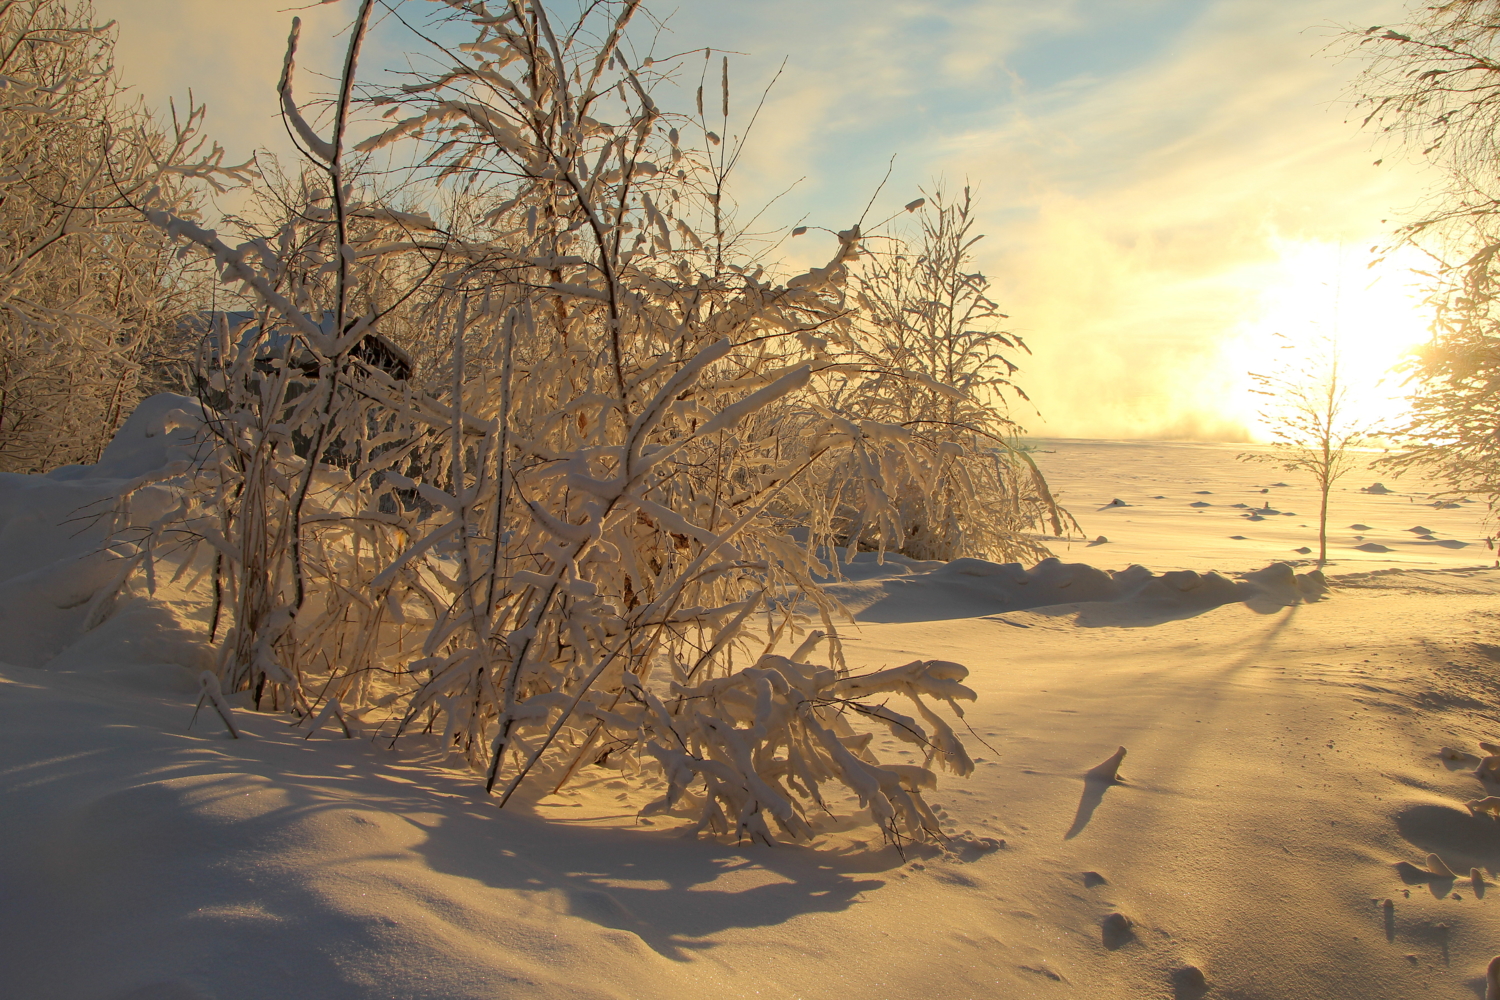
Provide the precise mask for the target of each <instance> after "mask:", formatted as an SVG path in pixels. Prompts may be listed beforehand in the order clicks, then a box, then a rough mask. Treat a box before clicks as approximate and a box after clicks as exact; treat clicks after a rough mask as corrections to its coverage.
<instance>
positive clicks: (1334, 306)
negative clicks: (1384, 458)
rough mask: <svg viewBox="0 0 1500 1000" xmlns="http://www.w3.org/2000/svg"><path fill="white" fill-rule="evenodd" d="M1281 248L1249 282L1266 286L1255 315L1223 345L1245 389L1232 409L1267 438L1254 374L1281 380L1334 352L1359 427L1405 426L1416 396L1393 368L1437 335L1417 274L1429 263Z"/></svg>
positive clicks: (1326, 248)
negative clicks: (1282, 374)
mask: <svg viewBox="0 0 1500 1000" xmlns="http://www.w3.org/2000/svg"><path fill="white" fill-rule="evenodd" d="M1274 245H1275V248H1276V250H1277V253H1278V256H1277V258H1276V259H1275V260H1274V261H1272V262H1270V263H1268V264H1266V265H1262V266H1260V267H1258V268H1255V269H1254V273H1253V274H1248V275H1246V276H1245V280H1247V281H1255V282H1256V283H1258V284H1259V286H1260V290H1259V292H1258V293H1257V295H1256V309H1255V313H1254V315H1252V316H1250V317H1247V319H1246V320H1245V322H1244V323H1243V324H1241V325H1240V327H1239V328H1238V329H1236V330H1235V331H1234V332H1233V333H1232V335H1231V336H1229V337H1227V338H1226V340H1225V343H1224V350H1223V363H1224V365H1225V366H1226V367H1227V368H1228V370H1229V371H1230V372H1231V373H1233V374H1232V376H1231V377H1232V378H1233V379H1234V380H1235V382H1236V386H1237V390H1238V391H1237V396H1236V399H1235V400H1234V401H1233V402H1232V403H1230V404H1229V405H1230V406H1234V407H1237V408H1238V415H1239V417H1240V418H1241V419H1242V420H1243V421H1244V423H1245V426H1246V428H1247V429H1248V430H1249V431H1250V433H1251V435H1252V436H1253V437H1254V438H1255V439H1256V440H1261V441H1264V440H1268V439H1269V437H1270V431H1269V428H1268V426H1267V424H1266V422H1265V420H1264V419H1262V417H1261V415H1260V411H1261V410H1262V409H1263V408H1264V406H1265V404H1266V402H1267V400H1266V397H1264V396H1260V395H1256V394H1255V393H1254V392H1253V391H1252V390H1253V388H1254V383H1253V381H1252V379H1251V377H1250V374H1249V373H1250V372H1258V373H1272V372H1273V370H1274V369H1275V368H1276V366H1277V365H1278V364H1280V363H1281V362H1282V360H1283V359H1284V358H1291V359H1295V358H1296V357H1297V356H1299V355H1301V354H1302V353H1304V352H1306V351H1309V350H1313V351H1315V350H1317V349H1319V347H1320V345H1323V344H1332V345H1334V346H1335V349H1336V350H1337V355H1338V360H1339V377H1340V379H1341V380H1342V381H1344V382H1345V383H1346V384H1347V385H1348V387H1349V396H1348V411H1349V414H1350V416H1351V417H1352V418H1353V419H1354V420H1355V422H1357V423H1360V424H1366V425H1373V424H1377V423H1384V424H1387V425H1390V424H1392V423H1399V421H1400V420H1401V419H1402V417H1403V416H1404V415H1405V414H1406V412H1407V404H1406V400H1405V397H1406V395H1407V390H1406V388H1405V387H1404V385H1403V380H1404V377H1405V376H1404V375H1403V374H1402V373H1400V372H1398V371H1395V370H1394V369H1396V368H1397V366H1398V365H1400V364H1401V362H1402V361H1403V359H1404V358H1406V357H1407V356H1408V355H1409V354H1410V353H1411V351H1412V350H1413V349H1414V348H1416V347H1417V346H1418V345H1420V344H1421V343H1422V342H1423V341H1424V340H1426V339H1427V337H1428V323H1429V314H1428V313H1427V312H1426V311H1425V309H1424V307H1423V304H1422V290H1421V286H1420V283H1419V278H1418V276H1417V275H1416V274H1415V273H1414V271H1415V269H1416V268H1418V267H1419V266H1420V265H1421V263H1422V258H1421V257H1420V255H1419V254H1417V253H1416V252H1414V251H1410V250H1402V251H1398V252H1395V253H1392V254H1389V255H1387V256H1385V257H1384V259H1380V260H1377V259H1376V258H1375V256H1374V255H1372V254H1371V253H1370V252H1369V250H1368V247H1367V246H1361V247H1351V246H1349V245H1348V244H1339V243H1333V242H1326V241H1320V240H1280V239H1278V240H1276V241H1274ZM1372 261H1373V262H1374V263H1373V264H1372Z"/></svg>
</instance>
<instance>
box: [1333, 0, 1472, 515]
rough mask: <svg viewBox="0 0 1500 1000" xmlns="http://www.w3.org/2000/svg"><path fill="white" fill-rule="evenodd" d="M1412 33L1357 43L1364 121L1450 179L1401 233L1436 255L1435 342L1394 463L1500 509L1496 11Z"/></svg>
mask: <svg viewBox="0 0 1500 1000" xmlns="http://www.w3.org/2000/svg"><path fill="white" fill-rule="evenodd" d="M1413 15H1414V20H1413V21H1412V22H1411V23H1409V24H1401V25H1394V26H1384V25H1381V26H1376V27H1372V28H1369V29H1366V30H1363V31H1360V32H1357V33H1354V34H1353V35H1352V38H1353V40H1354V42H1355V43H1356V46H1357V49H1358V51H1360V52H1361V53H1363V54H1365V55H1366V56H1367V57H1368V59H1369V64H1368V67H1367V69H1366V71H1365V73H1364V74H1363V76H1362V77H1361V78H1360V80H1359V83H1358V90H1357V98H1358V100H1359V101H1360V102H1361V103H1362V105H1363V107H1364V109H1365V112H1366V116H1365V123H1366V124H1367V125H1371V126H1373V127H1376V128H1379V129H1380V130H1381V131H1382V132H1384V133H1385V134H1387V135H1389V136H1391V137H1392V138H1393V139H1394V140H1396V141H1397V142H1398V143H1399V144H1401V145H1404V146H1407V147H1409V148H1412V149H1415V150H1417V151H1419V152H1420V154H1421V155H1423V156H1425V157H1427V158H1428V159H1430V160H1431V161H1432V162H1433V163H1434V165H1436V166H1438V167H1439V168H1440V169H1441V171H1442V174H1443V175H1444V176H1446V178H1447V185H1446V189H1445V190H1443V191H1441V192H1440V193H1439V195H1438V197H1437V198H1436V199H1434V201H1433V203H1432V204H1433V205H1434V206H1435V207H1434V208H1433V209H1432V210H1431V211H1429V212H1427V213H1426V214H1424V215H1422V216H1421V217H1420V218H1418V219H1417V220H1416V221H1414V222H1411V223H1409V224H1407V225H1406V226H1405V227H1403V228H1402V229H1401V230H1400V231H1399V234H1398V236H1399V238H1400V240H1402V241H1405V242H1408V243H1410V244H1413V245H1415V246H1417V247H1419V248H1421V249H1422V250H1424V251H1426V252H1427V253H1429V254H1430V255H1431V256H1432V258H1433V260H1434V266H1433V269H1432V271H1431V278H1432V288H1431V302H1432V305H1433V307H1434V321H1433V326H1432V337H1431V339H1430V340H1429V342H1428V343H1427V344H1426V345H1425V347H1424V348H1422V349H1421V351H1420V352H1419V353H1418V355H1417V357H1416V359H1415V360H1414V361H1413V362H1412V363H1411V364H1410V365H1409V366H1408V372H1409V375H1410V377H1411V384H1412V386H1413V395H1412V399H1411V406H1412V417H1411V419H1410V421H1409V422H1408V424H1407V425H1406V426H1405V427H1403V428H1399V430H1400V431H1401V437H1402V438H1403V439H1404V441H1405V444H1406V447H1405V448H1404V449H1403V451H1402V452H1401V453H1400V454H1398V455H1396V456H1395V457H1394V458H1393V459H1391V460H1390V463H1391V464H1392V465H1394V466H1396V467H1397V468H1403V467H1411V466H1422V467H1424V468H1426V469H1427V470H1429V471H1432V472H1435V473H1437V474H1438V475H1439V476H1441V477H1443V478H1444V479H1445V480H1446V481H1447V484H1448V486H1449V487H1450V488H1451V489H1452V490H1453V491H1455V492H1461V493H1470V492H1472V493H1478V494H1481V495H1484V496H1486V497H1488V498H1489V501H1490V505H1491V508H1492V509H1493V508H1494V507H1495V505H1496V503H1497V502H1500V309H1497V306H1500V297H1497V277H1500V275H1497V265H1496V254H1497V252H1500V226H1497V223H1496V220H1497V218H1500V213H1497V209H1500V145H1497V142H1496V137H1497V135H1500V2H1497V0H1448V2H1444V3H1437V4H1433V5H1431V6H1423V7H1420V8H1415V9H1414V11H1413Z"/></svg>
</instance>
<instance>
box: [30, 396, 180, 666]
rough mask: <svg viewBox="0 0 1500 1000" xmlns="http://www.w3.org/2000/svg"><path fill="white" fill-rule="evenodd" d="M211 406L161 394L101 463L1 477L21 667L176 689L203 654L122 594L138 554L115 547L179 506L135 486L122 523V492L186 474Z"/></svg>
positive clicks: (160, 612)
mask: <svg viewBox="0 0 1500 1000" xmlns="http://www.w3.org/2000/svg"><path fill="white" fill-rule="evenodd" d="M202 412H203V411H202V408H201V407H200V406H199V405H198V402H197V401H196V400H194V399H190V398H188V397H186V396H179V395H176V394H173V393H162V394H160V395H156V396H152V397H150V398H148V399H146V400H143V401H142V402H141V404H140V405H139V406H138V407H137V408H136V409H135V411H134V412H133V413H132V414H131V415H130V417H129V418H128V419H127V420H126V421H125V423H124V425H123V426H121V428H120V430H119V432H118V433H117V434H116V435H115V438H114V440H113V441H112V442H110V444H109V446H108V447H107V448H105V449H104V453H103V454H102V455H101V456H100V458H99V461H98V463H96V464H94V465H67V466H62V467H61V468H57V469H53V470H52V471H51V472H49V473H47V474H45V475H40V476H26V475H16V474H10V473H0V631H3V633H4V634H5V635H6V636H7V641H6V644H5V647H4V649H3V650H0V660H4V661H5V662H7V663H11V664H14V665H16V666H22V667H47V668H50V669H57V670H68V671H82V672H89V673H93V674H96V675H99V676H105V675H114V676H115V677H116V678H117V679H125V680H128V681H129V683H130V684H131V685H132V686H139V685H140V684H141V683H142V682H143V681H147V682H148V683H147V686H148V687H155V688H159V687H162V686H165V687H166V688H167V689H176V688H178V687H180V686H181V684H182V683H183V677H184V676H185V672H186V671H193V670H201V669H203V667H205V666H206V665H207V661H206V659H205V657H206V651H205V649H204V647H203V645H202V644H201V642H200V641H199V640H198V639H197V637H196V636H195V635H194V634H193V633H191V632H190V631H189V630H186V629H184V628H182V627H181V626H180V625H179V623H178V622H177V620H176V618H175V617H174V615H173V614H172V613H171V612H170V611H169V610H168V609H166V608H165V607H163V606H161V605H158V604H155V603H153V602H149V601H146V600H144V599H135V600H128V601H122V602H119V607H116V606H115V605H116V601H115V599H114V593H115V591H116V589H117V588H118V586H119V584H120V582H121V581H122V580H123V579H124V576H125V574H126V573H127V572H128V571H129V569H130V568H131V560H129V559H128V558H126V557H125V556H123V555H122V554H121V552H120V551H118V550H117V548H115V547H111V544H110V543H111V541H112V538H111V532H113V531H119V532H122V533H123V534H125V535H127V536H128V533H129V529H130V528H131V527H132V526H142V525H146V524H149V523H150V522H151V521H153V520H155V519H156V518H158V517H160V516H161V515H162V514H164V513H166V512H167V511H168V510H170V509H171V508H172V507H173V506H174V505H175V504H176V502H177V501H176V499H175V497H174V496H173V495H172V493H171V491H170V490H168V489H166V488H165V487H162V486H146V487H144V488H141V489H138V490H136V492H135V494H134V496H133V498H132V501H131V507H130V513H129V516H128V518H127V519H125V520H124V522H123V523H122V522H121V519H120V518H118V517H117V516H116V510H115V508H116V501H117V498H118V497H119V496H120V495H121V494H122V493H123V492H125V491H126V490H128V489H129V488H131V487H133V486H136V485H138V484H140V483H141V482H151V481H153V480H161V479H168V478H170V477H171V476H172V475H174V474H176V473H178V472H181V471H185V470H186V469H187V468H188V466H189V464H190V463H191V462H192V461H193V460H194V458H195V457H196V455H197V452H198V448H199V444H198V441H199V438H198V429H199V428H200V427H201V424H202Z"/></svg>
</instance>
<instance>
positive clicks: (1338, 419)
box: [1240, 334, 1373, 568]
mask: <svg viewBox="0 0 1500 1000" xmlns="http://www.w3.org/2000/svg"><path fill="white" fill-rule="evenodd" d="M1277 336H1282V335H1280V334H1278V335H1277ZM1283 339H1284V338H1283ZM1283 349H1284V350H1287V351H1290V352H1293V355H1292V357H1290V358H1288V359H1287V360H1284V361H1282V363H1281V364H1280V365H1278V366H1277V367H1276V368H1275V369H1273V370H1272V371H1271V372H1269V373H1265V374H1257V373H1253V372H1252V373H1251V376H1250V377H1251V378H1252V379H1254V381H1255V384H1256V386H1257V387H1258V388H1256V389H1255V390H1253V391H1254V392H1256V393H1257V394H1259V395H1262V396H1265V397H1266V399H1267V402H1266V405H1265V406H1264V407H1263V408H1262V410H1261V414H1260V415H1261V419H1262V420H1264V421H1265V423H1266V425H1267V426H1268V427H1269V428H1270V431H1271V449H1272V450H1271V451H1270V452H1269V453H1267V452H1246V453H1244V454H1242V455H1241V456H1240V458H1242V459H1245V460H1247V461H1261V462H1270V463H1273V464H1275V465H1277V466H1280V467H1281V468H1283V469H1285V470H1287V471H1288V472H1305V473H1307V474H1309V475H1311V476H1312V478H1313V482H1314V484H1316V486H1317V488H1318V567H1319V568H1322V566H1323V564H1324V563H1326V562H1327V561H1328V495H1329V493H1330V492H1331V491H1332V489H1333V484H1334V483H1336V482H1338V481H1339V480H1340V479H1341V478H1343V476H1344V474H1345V473H1347V472H1349V471H1350V470H1351V469H1353V468H1354V467H1355V464H1356V462H1357V457H1356V456H1357V453H1356V452H1355V451H1354V450H1353V449H1356V448H1358V447H1359V445H1360V444H1361V443H1362V442H1364V441H1365V440H1367V439H1368V438H1369V437H1370V436H1371V434H1372V433H1373V430H1372V429H1371V428H1370V427H1369V426H1368V425H1367V424H1366V423H1365V422H1364V421H1363V420H1361V419H1360V418H1359V417H1358V416H1357V415H1356V413H1355V411H1354V409H1353V407H1352V405H1351V402H1352V401H1351V399H1350V386H1349V383H1348V381H1347V379H1346V378H1345V377H1344V375H1343V374H1342V373H1341V372H1340V369H1339V352H1338V339H1337V338H1336V337H1320V338H1316V339H1314V340H1313V341H1311V342H1309V343H1306V344H1292V343H1288V344H1286V345H1285V347H1284V348H1283Z"/></svg>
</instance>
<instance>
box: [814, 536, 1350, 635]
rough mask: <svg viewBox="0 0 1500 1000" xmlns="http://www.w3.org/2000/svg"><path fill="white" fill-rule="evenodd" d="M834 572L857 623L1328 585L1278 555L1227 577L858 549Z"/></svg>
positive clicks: (1214, 603) (1173, 605)
mask: <svg viewBox="0 0 1500 1000" xmlns="http://www.w3.org/2000/svg"><path fill="white" fill-rule="evenodd" d="M842 575H843V579H842V580H840V581H838V582H833V583H828V584H826V585H825V588H824V589H825V590H826V591H827V592H828V593H829V594H830V595H831V596H833V597H835V598H836V599H838V600H839V601H840V602H842V603H843V605H844V606H845V607H846V608H848V609H849V610H850V611H851V612H852V613H854V615H855V617H856V619H857V620H859V621H862V622H913V621H941V620H947V619H954V618H978V617H980V616H982V615H993V614H1000V613H1003V612H1006V611H1022V610H1027V609H1032V608H1043V607H1049V606H1052V605H1074V604H1092V603H1099V602H1110V603H1118V604H1128V605H1131V606H1133V607H1135V608H1136V609H1138V610H1140V611H1141V612H1143V613H1145V614H1147V615H1148V616H1149V617H1150V618H1152V619H1159V618H1161V617H1162V616H1163V615H1168V616H1170V615H1171V614H1173V613H1176V612H1182V613H1189V614H1197V613H1199V612H1202V611H1206V610H1208V609H1209V608H1214V607H1218V606H1220V605H1223V604H1234V603H1238V602H1245V603H1247V604H1250V605H1251V606H1252V607H1261V606H1270V607H1286V606H1288V605H1293V604H1300V603H1302V602H1304V601H1316V600H1319V599H1321V598H1322V597H1323V595H1324V594H1325V593H1327V590H1328V584H1327V581H1326V580H1325V579H1324V578H1323V574H1322V573H1320V572H1318V571H1317V570H1313V571H1311V572H1308V573H1301V574H1299V573H1297V572H1296V571H1295V570H1294V569H1293V568H1292V567H1291V566H1290V565H1289V564H1287V563H1282V562H1278V563H1272V564H1271V565H1269V566H1267V567H1265V568H1264V569H1261V570H1256V571H1255V572H1252V573H1244V574H1236V577H1235V578H1231V577H1228V576H1224V575H1222V574H1220V573H1217V572H1213V571H1209V572H1207V573H1198V572H1195V571H1194V570H1174V571H1171V572H1167V573H1162V574H1159V575H1158V574H1156V573H1153V572H1151V571H1150V570H1149V569H1147V568H1146V567H1144V566H1130V567H1128V568H1126V569H1123V570H1102V569H1095V568H1094V567H1092V566H1089V565H1086V564H1084V563H1065V562H1063V561H1062V560H1060V559H1045V560H1043V561H1042V562H1040V563H1038V564H1037V565H1036V566H1034V567H1032V568H1031V569H1030V570H1028V569H1026V568H1025V567H1023V566H1022V565H1021V564H1019V563H992V562H986V561H985V560H983V559H955V560H953V561H952V562H949V563H936V562H918V561H915V560H911V559H904V558H902V557H900V556H895V557H890V556H888V557H887V558H886V560H885V564H884V565H880V564H878V563H877V562H876V559H875V555H874V554H873V553H868V552H862V553H860V554H859V555H858V556H856V557H855V559H854V561H853V562H852V563H851V564H850V565H849V566H847V567H845V568H844V569H843V573H842Z"/></svg>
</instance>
